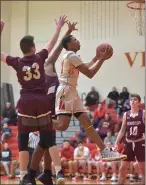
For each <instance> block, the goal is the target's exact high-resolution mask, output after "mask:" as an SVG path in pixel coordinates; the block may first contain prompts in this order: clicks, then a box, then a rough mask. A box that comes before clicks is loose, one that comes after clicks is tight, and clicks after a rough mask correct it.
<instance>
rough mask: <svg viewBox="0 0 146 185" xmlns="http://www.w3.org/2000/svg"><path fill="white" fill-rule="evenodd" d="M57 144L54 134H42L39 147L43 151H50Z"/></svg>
mask: <svg viewBox="0 0 146 185" xmlns="http://www.w3.org/2000/svg"><path fill="white" fill-rule="evenodd" d="M54 145H56V144H55V137H54V133H53V132H40V141H39V146H40V147H41V148H43V149H48V148H50V147H52V146H54Z"/></svg>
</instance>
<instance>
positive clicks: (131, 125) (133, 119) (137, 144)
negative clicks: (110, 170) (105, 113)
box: [115, 94, 145, 184]
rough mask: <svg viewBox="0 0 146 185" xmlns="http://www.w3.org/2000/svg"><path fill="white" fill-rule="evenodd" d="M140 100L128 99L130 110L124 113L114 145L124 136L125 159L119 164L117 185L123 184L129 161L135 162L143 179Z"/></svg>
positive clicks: (143, 159) (142, 136) (141, 111)
mask: <svg viewBox="0 0 146 185" xmlns="http://www.w3.org/2000/svg"><path fill="white" fill-rule="evenodd" d="M140 101H141V98H140V96H139V95H137V94H132V95H131V97H130V106H131V110H130V111H128V112H125V113H124V116H123V123H122V127H121V130H120V132H119V135H118V137H117V140H116V143H115V145H116V146H117V145H118V144H119V143H120V141H121V139H122V138H123V136H124V134H125V143H124V150H123V154H125V155H127V159H126V160H124V161H122V162H121V166H120V171H119V173H120V176H119V184H124V183H125V180H126V174H127V169H128V167H129V166H130V162H131V161H135V160H137V161H138V162H139V166H140V169H141V172H142V175H143V183H144V178H145V137H144V135H145V111H144V110H140V109H139V105H140Z"/></svg>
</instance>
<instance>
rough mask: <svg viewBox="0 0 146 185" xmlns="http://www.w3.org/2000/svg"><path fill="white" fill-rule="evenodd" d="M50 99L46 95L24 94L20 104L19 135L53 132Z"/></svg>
mask: <svg viewBox="0 0 146 185" xmlns="http://www.w3.org/2000/svg"><path fill="white" fill-rule="evenodd" d="M49 110H50V104H49V101H48V97H47V95H45V94H39V93H35V94H24V95H21V98H20V99H19V102H18V133H19V134H24V133H29V132H34V131H40V130H42V129H43V130H45V131H49V132H50V131H51V130H52V118H51V113H50V112H49Z"/></svg>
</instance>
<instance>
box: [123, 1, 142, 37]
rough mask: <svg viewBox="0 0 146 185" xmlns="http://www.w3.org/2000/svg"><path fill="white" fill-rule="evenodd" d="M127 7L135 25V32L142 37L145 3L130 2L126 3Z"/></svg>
mask: <svg viewBox="0 0 146 185" xmlns="http://www.w3.org/2000/svg"><path fill="white" fill-rule="evenodd" d="M127 7H128V8H129V9H130V12H131V15H132V17H133V21H134V23H135V24H136V29H137V32H138V33H139V35H143V34H144V29H145V1H144V0H135V1H131V2H129V3H127Z"/></svg>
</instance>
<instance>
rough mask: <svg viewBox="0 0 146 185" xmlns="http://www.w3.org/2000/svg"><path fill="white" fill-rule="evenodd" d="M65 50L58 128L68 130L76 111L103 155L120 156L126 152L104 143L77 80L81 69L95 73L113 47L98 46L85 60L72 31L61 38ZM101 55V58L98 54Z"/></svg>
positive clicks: (57, 109)
mask: <svg viewBox="0 0 146 185" xmlns="http://www.w3.org/2000/svg"><path fill="white" fill-rule="evenodd" d="M62 45H63V47H64V48H65V49H66V51H67V52H66V54H65V55H64V56H63V62H62V64H61V65H62V68H61V75H60V78H59V81H60V85H59V87H58V89H57V94H56V114H57V115H58V120H59V123H58V122H57V121H58V120H57V121H56V124H55V127H56V129H57V130H66V129H67V128H68V126H69V123H70V120H71V116H72V115H74V116H75V117H76V118H77V119H78V120H79V121H80V122H81V124H82V126H83V127H84V129H85V130H86V132H87V134H88V136H89V137H90V138H91V140H92V141H94V142H95V143H96V144H97V145H98V147H99V148H100V150H101V151H102V157H103V158H104V159H105V158H106V159H107V160H116V159H117V160H120V159H122V158H123V157H125V156H120V154H119V153H118V152H115V151H112V150H110V149H108V148H106V147H105V145H104V143H103V142H102V140H101V138H100V137H99V135H98V133H97V132H96V131H95V129H94V128H93V126H92V123H91V121H90V119H89V117H88V114H87V111H86V110H85V108H84V106H83V103H82V100H81V99H80V97H79V95H78V92H77V89H76V87H77V81H78V76H79V72H81V73H83V74H84V75H85V76H87V77H88V78H92V77H94V75H95V74H96V73H97V72H98V70H99V69H100V67H101V66H102V64H103V63H104V61H105V60H106V59H108V58H109V57H110V56H111V54H112V53H111V52H112V50H111V48H110V47H105V52H102V53H101V52H100V50H98V52H100V53H97V54H96V56H95V57H94V58H93V59H92V61H91V62H89V63H83V61H82V60H81V58H80V57H79V56H78V55H77V54H76V52H77V51H78V50H80V42H79V41H78V40H77V39H76V38H75V37H74V36H72V35H69V36H67V37H65V38H64V39H63V41H62ZM99 56H100V57H101V58H99Z"/></svg>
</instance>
